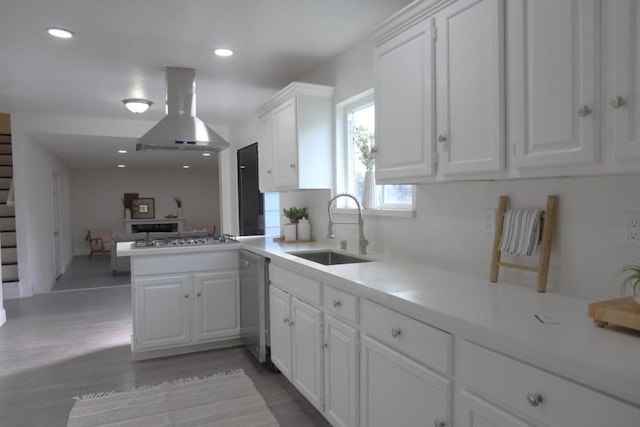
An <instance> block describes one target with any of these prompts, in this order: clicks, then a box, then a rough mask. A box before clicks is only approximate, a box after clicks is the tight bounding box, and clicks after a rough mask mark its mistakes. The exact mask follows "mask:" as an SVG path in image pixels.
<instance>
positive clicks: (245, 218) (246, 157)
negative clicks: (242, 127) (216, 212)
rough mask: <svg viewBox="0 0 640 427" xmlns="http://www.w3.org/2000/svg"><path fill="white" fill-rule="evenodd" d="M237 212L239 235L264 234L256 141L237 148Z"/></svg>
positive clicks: (262, 200)
mask: <svg viewBox="0 0 640 427" xmlns="http://www.w3.org/2000/svg"><path fill="white" fill-rule="evenodd" d="M238 213H239V228H240V235H241V236H255V235H264V197H263V194H262V193H261V192H260V188H259V186H258V143H257V142H256V143H254V144H251V145H248V146H246V147H243V148H241V149H239V150H238Z"/></svg>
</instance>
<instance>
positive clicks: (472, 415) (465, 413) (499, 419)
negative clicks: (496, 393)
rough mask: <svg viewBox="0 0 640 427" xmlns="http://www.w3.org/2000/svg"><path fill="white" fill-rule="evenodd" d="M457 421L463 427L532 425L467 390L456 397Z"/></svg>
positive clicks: (521, 426)
mask: <svg viewBox="0 0 640 427" xmlns="http://www.w3.org/2000/svg"><path fill="white" fill-rule="evenodd" d="M457 402H458V413H457V414H458V416H457V418H456V420H457V423H458V424H459V425H461V426H464V427H532V425H531V424H528V423H525V422H524V421H522V420H521V419H519V418H516V417H514V416H513V415H511V414H509V413H508V412H506V411H504V410H503V409H500V408H498V407H497V406H494V405H492V404H491V403H489V402H487V401H486V400H484V399H481V398H479V397H477V396H475V395H474V394H472V393H470V392H468V391H467V390H462V391H461V392H460V394H459V396H458V399H457Z"/></svg>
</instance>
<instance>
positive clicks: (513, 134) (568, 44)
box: [507, 0, 601, 170]
mask: <svg viewBox="0 0 640 427" xmlns="http://www.w3.org/2000/svg"><path fill="white" fill-rule="evenodd" d="M599 16H600V2H599V1H597V0H554V1H540V0H509V16H508V22H509V31H508V34H507V40H508V43H509V54H508V55H509V58H510V59H509V63H508V66H507V67H508V69H509V76H510V79H511V80H510V83H509V125H510V131H509V144H510V145H511V147H510V149H511V151H512V154H513V158H514V164H515V166H516V168H518V169H521V170H522V169H525V168H535V167H545V166H564V165H574V164H593V163H595V162H597V161H598V160H599V155H600V152H599V151H600V150H599V143H598V140H599V138H598V117H599V116H600V115H601V111H599V110H600V108H599V103H598V85H599V78H598V76H599V67H600V60H599V55H598V46H599V44H600V37H599V34H598V28H599Z"/></svg>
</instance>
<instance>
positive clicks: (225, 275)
mask: <svg viewBox="0 0 640 427" xmlns="http://www.w3.org/2000/svg"><path fill="white" fill-rule="evenodd" d="M240 246H241V245H240V244H239V243H237V242H235V241H229V240H228V241H226V242H221V243H215V244H203V245H186V246H150V247H140V248H139V247H132V242H119V243H118V249H117V250H118V256H130V257H131V292H132V309H133V316H132V317H133V334H132V337H131V350H132V352H133V358H134V359H146V358H151V357H161V356H167V355H172V354H180V353H187V352H193V351H200V350H208V349H212V348H221V347H226V346H233V345H237V344H239V343H240V341H239V336H240V313H239V273H238V254H239V251H240Z"/></svg>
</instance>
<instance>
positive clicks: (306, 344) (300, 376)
mask: <svg viewBox="0 0 640 427" xmlns="http://www.w3.org/2000/svg"><path fill="white" fill-rule="evenodd" d="M269 298H270V314H269V315H270V328H271V360H272V362H273V364H274V365H275V366H276V367H277V368H278V369H280V371H282V373H283V374H284V375H285V376H286V377H287V378H288V379H289V381H291V382H292V383H293V385H294V386H296V388H297V389H298V390H299V391H300V392H301V393H302V394H303V395H304V396H305V397H306V398H307V399H308V400H309V401H310V402H311V403H312V404H313V405H314V406H315V407H316V408H318V409H319V410H320V411H322V410H323V400H324V392H323V385H324V384H323V360H322V359H323V358H322V356H323V355H322V353H323V351H322V343H323V337H322V329H323V324H322V311H321V310H320V309H319V308H316V307H313V306H311V305H309V304H307V303H304V302H302V301H300V300H299V299H297V298H295V297H292V296H291V295H289V294H288V293H286V292H284V291H282V290H281V289H278V288H277V287H275V286H273V285H271V286H269Z"/></svg>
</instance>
